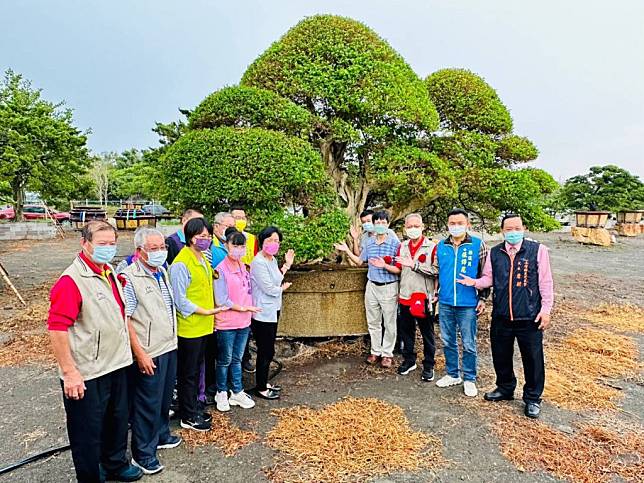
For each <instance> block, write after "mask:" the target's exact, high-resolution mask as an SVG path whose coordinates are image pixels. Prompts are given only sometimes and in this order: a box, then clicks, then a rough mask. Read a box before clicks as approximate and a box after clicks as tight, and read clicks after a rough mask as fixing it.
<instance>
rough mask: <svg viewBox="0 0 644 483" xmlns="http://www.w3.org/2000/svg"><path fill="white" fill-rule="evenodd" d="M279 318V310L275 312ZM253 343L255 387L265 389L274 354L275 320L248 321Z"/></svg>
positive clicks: (260, 389)
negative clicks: (255, 356) (253, 338)
mask: <svg viewBox="0 0 644 483" xmlns="http://www.w3.org/2000/svg"><path fill="white" fill-rule="evenodd" d="M277 318H278V319H279V312H278V313H277ZM250 327H251V330H252V331H253V336H254V337H255V343H256V344H257V362H256V371H255V389H257V390H258V391H265V390H266V384H268V375H269V372H270V369H271V361H272V360H273V356H274V355H275V337H276V336H277V322H260V321H259V320H255V319H252V320H251V323H250Z"/></svg>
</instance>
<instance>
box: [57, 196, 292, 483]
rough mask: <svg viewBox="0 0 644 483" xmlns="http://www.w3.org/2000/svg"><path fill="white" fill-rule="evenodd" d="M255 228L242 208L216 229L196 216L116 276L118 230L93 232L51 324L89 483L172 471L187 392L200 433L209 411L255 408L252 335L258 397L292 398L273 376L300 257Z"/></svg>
mask: <svg viewBox="0 0 644 483" xmlns="http://www.w3.org/2000/svg"><path fill="white" fill-rule="evenodd" d="M245 225H246V215H245V212H244V210H243V209H242V208H240V207H235V209H233V210H231V212H222V213H218V214H217V215H216V217H215V222H214V226H211V225H210V223H209V222H208V221H207V220H206V219H205V218H204V217H203V215H202V214H201V213H199V212H198V211H196V210H187V211H186V212H185V213H184V214H183V216H182V228H181V229H180V230H179V231H177V233H174V234H173V235H171V236H170V237H168V238H167V239H166V238H164V236H163V234H162V233H161V232H160V231H158V230H157V229H155V228H149V227H142V228H139V229H138V230H137V231H136V232H135V235H134V248H135V251H134V253H133V254H132V255H130V256H128V257H126V258H125V259H124V261H123V262H122V263H121V264H119V265H118V266H117V269H116V270H113V269H112V266H111V261H112V260H113V258H114V257H115V255H116V252H117V237H118V233H117V231H116V229H115V228H114V227H113V226H112V225H110V224H109V223H107V222H104V221H92V222H89V223H87V224H86V225H85V227H84V228H83V230H82V232H81V251H80V253H79V254H78V256H77V257H76V258H75V259H74V261H73V262H72V264H71V265H70V266H69V267H68V268H67V270H65V271H64V272H63V274H62V275H61V277H60V278H59V279H58V281H57V282H56V283H55V284H54V286H53V287H52V290H51V294H50V301H51V305H50V310H49V317H48V329H49V333H50V337H51V341H52V346H53V351H54V354H55V356H56V359H57V361H58V366H59V375H60V378H61V386H62V389H63V394H64V398H63V400H64V406H65V412H66V414H67V432H68V436H69V441H70V445H71V451H72V459H73V461H74V467H75V470H76V477H77V480H78V481H81V482H102V481H106V480H116V481H136V480H138V479H140V478H141V477H142V476H143V474H155V473H158V472H160V471H162V470H163V465H162V464H161V462H160V461H159V459H158V450H161V449H167V448H174V447H177V446H178V445H179V444H181V438H180V437H179V436H176V435H173V434H172V433H171V431H170V414H171V413H172V409H171V404H172V400H173V394H174V392H175V390H176V393H177V402H178V405H177V408H176V412H177V416H178V419H179V424H180V426H181V427H182V428H186V429H188V430H195V431H208V430H210V428H211V420H212V416H211V415H210V413H208V412H206V411H204V407H205V405H207V404H212V405H215V406H216V408H217V410H219V411H222V412H226V411H230V408H231V406H238V407H241V408H244V409H249V408H252V407H254V406H255V401H254V400H253V398H252V397H251V396H250V395H249V394H248V393H247V392H246V391H245V390H244V387H243V384H242V364H243V363H242V360H243V359H244V353H245V352H247V351H248V349H247V347H248V339H249V336H250V334H251V333H252V334H253V337H254V338H255V341H256V346H257V357H256V368H252V370H253V371H254V372H255V383H256V384H255V388H254V389H253V393H254V395H255V396H256V397H259V398H263V399H268V400H274V399H278V398H279V397H280V391H281V388H280V387H279V386H276V385H271V384H270V383H269V370H270V363H271V361H272V359H273V356H274V350H275V338H276V335H277V322H278V319H279V316H280V311H281V306H282V293H283V291H284V290H287V289H288V288H289V286H290V283H287V282H284V274H285V273H286V272H287V271H288V270H289V269H290V267H291V265H292V264H293V261H294V258H295V253H294V252H293V251H292V250H289V251H287V252H286V253H285V255H284V259H285V263H284V264H283V265H282V266H281V267H280V266H279V265H278V261H277V258H276V256H277V254H278V252H279V250H280V242H281V241H282V234H281V232H280V230H279V229H278V228H277V227H274V226H269V227H267V228H265V229H263V230H262V231H261V232H259V233H258V235H257V236H256V237H255V236H254V235H251V234H250V233H247V232H246V231H245V227H246V226H245ZM246 364H247V366H251V363H250V360H249V359H247V360H246ZM247 369H248V370H249V371H250V370H251V368H249V367H247ZM128 428H129V429H131V432H132V437H131V454H132V458H131V460H128V459H127V457H126V452H127V446H128V445H127V439H128Z"/></svg>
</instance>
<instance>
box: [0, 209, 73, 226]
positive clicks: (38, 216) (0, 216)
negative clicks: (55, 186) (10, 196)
mask: <svg viewBox="0 0 644 483" xmlns="http://www.w3.org/2000/svg"><path fill="white" fill-rule="evenodd" d="M49 211H50V212H51V217H53V218H54V220H56V222H58V223H65V222H69V213H67V212H66V211H56V210H52V209H50V210H49ZM22 216H23V218H24V219H25V220H46V219H48V218H50V217H49V216H48V215H47V213H45V207H44V206H41V205H25V206H23V208H22ZM15 217H16V213H15V211H14V209H13V206H9V207H7V208H5V209H2V210H0V220H13V219H14V218H15Z"/></svg>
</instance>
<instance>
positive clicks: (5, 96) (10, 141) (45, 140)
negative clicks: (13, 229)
mask: <svg viewBox="0 0 644 483" xmlns="http://www.w3.org/2000/svg"><path fill="white" fill-rule="evenodd" d="M86 141H87V138H86V136H85V134H83V133H81V132H80V131H79V130H78V129H77V128H76V127H74V125H73V119H72V112H71V110H70V109H66V108H64V105H63V104H62V103H58V104H54V103H51V102H49V101H46V100H44V99H43V98H42V97H41V91H40V90H36V89H33V88H32V87H31V84H30V82H28V81H27V80H25V79H23V77H22V76H21V75H19V74H16V73H14V72H12V71H11V70H8V71H7V72H6V74H5V77H4V80H3V81H2V82H1V83H0V160H2V162H1V163H0V183H4V186H6V185H7V184H8V185H9V187H10V188H11V194H12V198H13V199H12V202H13V204H14V206H15V208H16V219H17V220H18V219H20V218H21V216H22V206H23V203H24V201H23V200H24V193H25V190H27V189H28V190H31V191H36V192H38V193H40V195H41V196H42V197H43V199H45V200H51V199H55V198H58V197H67V196H68V195H69V194H70V193H72V192H74V190H75V189H76V187H77V186H78V184H79V179H80V178H81V177H82V176H83V175H84V173H85V172H86V171H87V168H88V166H89V164H90V161H89V158H88V153H87V148H86Z"/></svg>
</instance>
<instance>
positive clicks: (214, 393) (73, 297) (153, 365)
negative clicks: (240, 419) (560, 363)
mask: <svg viewBox="0 0 644 483" xmlns="http://www.w3.org/2000/svg"><path fill="white" fill-rule="evenodd" d="M181 221H182V227H181V229H180V230H178V231H177V232H176V233H174V234H173V235H171V236H169V237H168V238H164V236H163V235H162V233H161V232H160V231H158V230H156V229H154V228H147V227H145V228H140V229H139V230H137V232H136V233H135V236H134V248H135V251H134V253H133V254H132V255H130V256H129V257H127V258H126V259H124V261H123V262H122V263H121V264H119V266H118V267H117V269H116V270H114V269H112V265H111V262H112V260H113V258H114V257H115V255H116V252H117V237H118V233H117V231H116V230H115V229H114V227H113V226H112V225H110V224H109V223H107V222H104V221H92V222H89V223H87V224H86V225H85V227H84V228H83V230H82V232H81V244H80V245H81V250H80V253H79V254H78V256H77V257H76V258H75V259H74V261H73V262H72V263H71V265H70V266H69V267H68V268H67V270H65V271H64V272H63V274H62V275H61V277H60V278H59V279H58V281H57V282H56V283H55V284H54V286H53V288H52V290H51V294H50V299H51V306H50V311H49V317H48V329H49V333H50V337H51V341H52V346H53V351H54V354H55V356H56V359H57V361H58V366H59V375H60V379H61V387H62V390H63V395H64V397H63V400H64V406H65V412H66V415H67V431H68V435H69V441H70V445H71V450H72V458H73V461H74V466H75V470H76V477H77V479H78V481H81V482H102V481H106V480H116V481H136V480H138V479H139V478H141V477H142V475H143V474H155V473H158V472H159V471H161V470H162V469H163V465H162V464H161V462H160V461H159V459H158V450H161V449H167V448H174V447H177V446H178V445H179V444H180V443H181V438H180V437H178V436H176V435H173V434H172V433H171V431H170V425H169V422H170V414H171V413H172V412H173V410H172V409H171V403H172V399H173V393H174V392H175V391H176V394H177V403H178V404H177V407H176V412H177V416H178V419H179V424H180V426H181V427H182V428H185V429H188V430H195V431H208V430H210V428H211V423H210V421H211V415H210V413H208V412H206V411H205V410H204V408H205V406H206V405H214V406H215V407H216V408H217V410H219V411H222V412H225V411H229V410H230V408H231V406H238V407H240V408H243V409H249V408H252V407H254V406H255V401H254V399H253V397H251V395H249V394H248V393H247V392H246V391H245V390H244V387H243V384H242V371H243V370H244V369H245V370H247V371H248V372H251V371H255V387H254V389H253V391H252V393H253V395H254V396H255V397H259V398H263V399H267V400H274V399H278V398H279V397H280V391H281V387H279V386H277V385H272V384H270V383H269V370H270V363H271V360H272V359H273V356H274V351H275V338H276V335H277V322H278V320H279V317H280V311H281V308H282V294H283V292H284V291H285V290H287V289H288V288H289V287H290V283H288V282H284V275H285V274H286V272H287V271H288V270H289V269H290V268H291V266H292V264H293V262H294V259H295V253H294V252H293V251H292V250H289V251H287V252H286V253H285V254H284V257H283V258H284V263H283V264H282V266H281V267H280V266H279V264H278V260H277V255H278V253H279V251H280V242H281V241H282V234H281V232H280V230H279V229H278V228H277V227H273V226H270V227H267V228H265V229H263V230H262V231H260V232H259V233H258V234H257V236H254V235H252V234H250V233H248V232H247V231H246V224H247V220H246V214H245V211H244V210H243V207H233V208H232V209H231V210H230V212H221V213H218V214H217V215H216V216H215V218H214V224H213V225H210V223H209V222H208V221H207V220H206V219H205V218H204V217H203V215H202V214H201V213H200V212H198V211H196V210H187V211H186V212H185V213H184V214H183V216H182V220H181ZM361 222H362V232H360V231H359V230H357V229H355V228H352V230H351V233H350V238H351V239H352V242H353V243H352V247H351V248H349V246H348V245H347V244H346V243H344V242H343V243H338V244H336V249H338V250H339V251H341V252H345V253H346V255H347V257H348V259H349V261H350V263H352V264H354V265H358V266H359V265H363V264H367V265H368V274H367V276H368V283H367V286H366V289H365V311H366V316H367V322H368V330H369V335H370V339H371V350H370V354H369V355H368V357H367V363H369V364H377V363H380V364H381V365H382V366H383V367H391V366H392V364H393V352H394V348H395V346H396V341H397V339H399V340H400V343H401V345H402V355H403V361H402V363H401V364H400V366H399V367H398V373H399V374H402V375H406V374H409V373H410V372H412V371H413V370H415V369H416V356H417V354H416V352H415V345H414V343H415V335H416V326H418V328H419V329H420V332H421V335H422V340H423V354H424V358H423V370H422V373H421V378H422V380H423V381H433V380H434V362H435V353H436V345H435V340H434V319H435V315H436V309H435V305H436V302H438V311H437V312H438V320H439V325H440V333H441V339H442V342H443V349H444V353H445V362H446V374H445V375H444V376H443V377H442V378H441V379H439V380H438V381H437V382H436V385H437V386H438V387H448V386H454V385H458V384H463V386H464V392H465V394H466V395H467V396H472V397H474V396H476V395H477V388H476V375H477V351H476V331H477V316H478V315H480V314H481V313H482V312H483V311H484V309H485V301H486V299H487V297H488V295H489V288H490V287H493V289H494V290H493V294H494V295H493V302H492V303H493V310H492V327H491V343H492V357H493V363H494V368H495V370H496V374H497V388H496V389H495V390H494V391H491V392H489V393H486V394H485V399H487V400H490V401H498V400H504V399H512V398H513V395H514V390H515V386H516V378H515V376H514V371H513V368H512V360H513V348H514V340H515V339H516V340H517V341H518V344H519V348H520V350H521V355H522V358H523V365H524V371H525V379H526V384H525V386H524V389H523V399H524V401H525V403H526V409H525V413H526V415H527V416H529V417H533V418H534V417H538V416H539V412H540V402H541V393H542V391H543V386H544V378H545V372H544V359H543V347H542V334H543V332H542V331H543V329H545V328H547V327H548V325H549V322H550V310H551V308H552V304H553V284H552V276H551V273H550V265H549V260H548V251H547V249H546V248H545V247H544V246H543V245H541V244H539V243H537V242H534V241H531V240H528V239H524V237H523V233H524V230H523V224H522V221H521V218H520V217H519V216H517V215H507V216H506V217H504V219H503V220H502V222H501V228H502V231H503V234H504V238H505V240H504V242H503V243H501V244H499V245H497V246H495V247H494V248H492V249H491V250H489V249H488V247H487V246H486V245H485V243H484V242H483V240H481V239H480V238H478V237H476V236H473V235H471V234H470V233H469V228H470V222H469V217H468V214H467V213H466V212H465V211H463V210H453V211H451V212H450V213H449V216H448V220H447V222H448V229H449V236H448V237H447V238H446V239H444V240H441V241H440V242H438V243H437V244H436V243H434V242H433V241H432V240H431V239H430V238H429V237H427V236H425V235H424V229H425V227H424V225H423V220H422V217H421V216H420V215H419V214H411V215H408V216H407V217H406V219H405V234H406V236H407V239H406V240H404V241H403V242H402V243H401V242H400V241H399V239H398V237H397V235H396V234H395V232H394V231H393V230H391V229H390V228H389V216H388V214H387V212H385V211H379V212H375V213H374V212H372V211H365V212H363V213H362V214H361ZM459 333H460V336H461V340H462V347H463V350H462V352H463V356H462V364H459V348H458V342H457V338H458V334H459ZM251 334H252V336H253V337H254V339H255V343H256V347H257V356H256V364H255V367H253V366H252V364H251V362H250V356H249V351H248V340H249V337H250V336H251ZM128 428H130V429H131V431H132V437H131V455H132V458H131V460H128V459H127V457H126V453H127V446H128V445H127V435H128Z"/></svg>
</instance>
